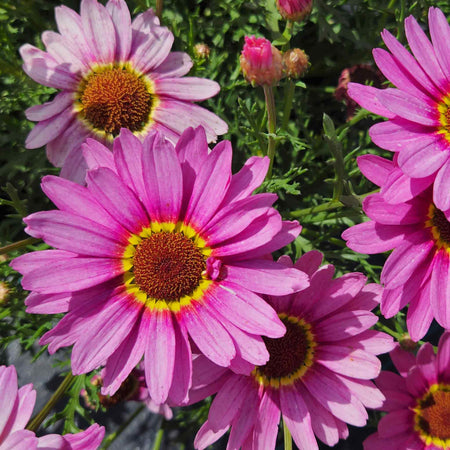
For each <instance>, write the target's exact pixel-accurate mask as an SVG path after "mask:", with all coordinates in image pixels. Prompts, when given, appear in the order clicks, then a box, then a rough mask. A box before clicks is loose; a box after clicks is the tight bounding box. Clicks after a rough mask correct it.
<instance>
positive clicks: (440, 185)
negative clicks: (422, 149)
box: [433, 152, 450, 211]
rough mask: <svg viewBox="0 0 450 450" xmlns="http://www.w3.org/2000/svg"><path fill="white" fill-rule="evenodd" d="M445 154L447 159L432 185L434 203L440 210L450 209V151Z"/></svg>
mask: <svg viewBox="0 0 450 450" xmlns="http://www.w3.org/2000/svg"><path fill="white" fill-rule="evenodd" d="M447 155H448V158H447V161H446V162H445V163H444V164H443V166H442V167H441V168H440V169H439V171H438V173H437V176H436V180H435V182H434V186H433V200H434V204H435V205H436V207H437V208H438V209H440V210H441V211H447V210H448V209H450V195H449V192H450V153H449V152H447Z"/></svg>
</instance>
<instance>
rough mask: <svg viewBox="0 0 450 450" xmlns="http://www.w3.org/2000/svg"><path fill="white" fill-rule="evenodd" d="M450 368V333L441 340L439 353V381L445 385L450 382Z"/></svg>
mask: <svg viewBox="0 0 450 450" xmlns="http://www.w3.org/2000/svg"><path fill="white" fill-rule="evenodd" d="M449 367H450V332H448V331H447V332H445V333H444V334H443V335H442V336H441V338H440V339H439V346H438V352H437V371H438V379H440V380H442V381H443V382H445V383H448V382H449V380H450V374H449V373H448V368H449Z"/></svg>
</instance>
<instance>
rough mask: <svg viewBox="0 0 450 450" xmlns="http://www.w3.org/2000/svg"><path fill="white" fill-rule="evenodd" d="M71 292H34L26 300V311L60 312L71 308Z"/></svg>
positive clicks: (40, 312)
mask: <svg viewBox="0 0 450 450" xmlns="http://www.w3.org/2000/svg"><path fill="white" fill-rule="evenodd" d="M70 299H71V295H70V293H67V292H62V293H61V294H53V295H48V294H38V293H36V292H32V293H31V294H30V295H29V296H28V297H27V299H26V300H25V305H26V306H27V309H26V311H27V312H28V313H32V314H59V313H63V312H67V311H68V310H69V301H70Z"/></svg>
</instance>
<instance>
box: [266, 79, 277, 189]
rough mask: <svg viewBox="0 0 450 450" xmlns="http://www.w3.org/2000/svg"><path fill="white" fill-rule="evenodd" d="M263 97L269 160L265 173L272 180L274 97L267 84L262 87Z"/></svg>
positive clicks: (271, 89)
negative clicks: (264, 99)
mask: <svg viewBox="0 0 450 450" xmlns="http://www.w3.org/2000/svg"><path fill="white" fill-rule="evenodd" d="M264 96H265V98H266V109H267V130H268V131H269V143H268V145H267V156H268V157H269V159H270V165H269V170H268V171H267V176H266V179H267V180H270V178H272V167H273V160H274V157H275V139H274V135H275V130H276V128H277V122H276V120H277V119H276V110H275V97H274V95H273V87H272V86H269V85H267V84H265V85H264Z"/></svg>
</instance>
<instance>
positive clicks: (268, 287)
mask: <svg viewBox="0 0 450 450" xmlns="http://www.w3.org/2000/svg"><path fill="white" fill-rule="evenodd" d="M84 154H85V157H86V161H87V165H88V167H89V169H90V170H89V171H88V173H87V177H86V179H87V187H82V186H79V185H77V184H75V183H73V182H71V181H68V180H64V179H62V178H58V177H54V176H48V177H45V178H44V179H43V182H42V188H43V190H44V192H45V193H46V194H47V195H48V196H49V197H50V199H51V200H52V201H53V202H54V203H55V205H56V206H57V207H58V208H59V209H58V210H53V211H44V212H38V213H35V214H31V215H30V216H28V217H26V218H25V219H24V220H25V222H26V224H27V228H26V231H27V232H28V233H29V234H30V235H32V236H35V237H39V238H42V239H43V240H44V241H45V242H46V243H47V244H49V245H51V246H53V247H55V250H44V251H38V252H34V253H29V254H26V255H23V256H20V257H19V258H16V259H15V260H14V261H13V262H12V267H13V268H15V269H16V270H18V271H19V272H21V273H22V274H23V280H22V285H23V287H24V289H27V290H30V291H32V293H31V295H30V296H29V297H28V299H27V305H28V311H29V312H38V313H50V314H51V313H60V312H67V314H66V316H65V317H64V318H63V319H62V320H61V321H60V322H59V324H58V325H57V326H56V327H55V328H54V329H53V330H51V331H49V332H47V333H46V334H45V335H44V336H43V337H42V339H41V341H40V342H41V344H49V351H50V353H54V352H55V351H56V350H57V349H58V348H60V347H63V346H68V345H72V344H74V347H73V351H72V359H71V361H72V370H73V373H74V374H81V373H86V372H89V371H91V370H93V369H95V368H97V367H99V366H103V365H104V366H105V371H104V377H103V382H104V385H103V390H102V392H103V393H104V394H109V395H112V394H113V393H114V392H115V391H116V390H117V389H118V388H119V386H120V384H121V383H122V381H123V380H124V379H125V378H126V377H127V376H128V374H129V373H130V372H131V370H132V369H133V368H134V367H135V366H136V365H137V364H138V363H139V362H140V360H141V359H142V356H143V355H145V356H144V369H145V374H146V381H147V385H148V387H149V392H150V395H151V397H152V399H153V400H154V401H155V402H157V403H158V404H160V403H164V402H165V401H166V400H167V399H169V400H170V401H171V403H175V404H179V403H182V402H183V401H185V399H186V397H187V392H188V389H189V387H190V384H191V364H192V363H191V359H192V358H191V345H192V344H191V341H190V339H192V341H193V342H194V343H195V345H196V348H198V349H199V350H200V351H201V352H202V353H203V354H204V355H206V356H207V357H208V358H209V359H211V360H212V361H214V362H215V363H216V364H218V365H220V366H223V367H229V366H230V365H231V366H232V367H233V368H235V370H241V368H242V366H244V368H246V367H247V366H248V362H250V363H252V364H258V365H259V364H264V363H265V362H266V361H267V360H268V359H269V353H268V352H267V350H266V347H265V344H264V341H263V340H262V338H261V335H265V336H268V337H271V338H274V337H280V336H282V335H283V334H284V333H285V325H284V324H283V322H282V321H281V320H280V319H279V318H278V316H277V314H276V312H275V311H274V310H273V308H272V307H271V306H269V305H268V304H267V303H266V302H265V301H264V300H263V299H262V298H261V297H260V294H273V295H284V294H290V293H293V292H295V291H297V290H300V289H303V288H305V287H307V286H308V276H307V275H306V274H305V273H303V272H301V271H300V270H298V269H296V268H291V267H282V266H280V265H279V264H277V263H276V262H274V261H272V260H271V259H268V255H270V253H271V252H273V251H275V250H276V249H279V248H281V247H283V246H284V245H286V244H288V243H289V242H291V241H292V240H293V239H294V238H295V237H296V236H297V235H298V233H299V232H300V229H301V227H300V226H299V224H298V222H296V221H294V222H285V221H283V220H282V219H281V216H280V214H279V213H278V212H277V211H276V210H275V209H274V208H272V206H271V205H272V204H273V202H274V201H275V200H276V198H277V197H276V195H274V194H257V195H252V192H253V191H254V190H255V189H256V188H257V187H258V186H259V185H260V184H261V182H262V181H263V179H264V177H265V174H266V171H267V168H268V165H269V160H268V158H259V157H252V158H250V159H249V160H248V161H247V163H246V164H245V165H244V167H243V168H242V170H241V171H240V172H238V173H237V174H235V175H232V174H231V155H232V150H231V145H230V143H229V142H228V141H224V142H221V143H220V144H218V145H217V146H216V147H215V148H214V149H213V150H212V151H209V149H208V145H207V139H206V136H205V132H204V130H203V129H202V128H201V127H200V128H199V129H197V130H196V131H195V132H194V130H192V129H189V130H187V131H186V132H185V133H184V134H183V135H182V136H181V139H180V141H179V142H178V145H177V147H176V148H174V147H173V145H172V144H171V143H170V142H169V141H166V140H165V139H164V138H163V136H162V135H161V134H159V133H151V134H149V135H148V136H147V138H146V139H145V140H144V142H143V143H141V141H140V140H139V139H138V138H137V137H135V136H133V134H132V133H131V132H130V131H128V130H122V133H121V134H120V136H119V137H118V138H117V139H116V140H115V141H114V155H113V154H112V153H111V152H110V151H109V149H107V148H106V147H105V146H103V145H101V144H100V143H98V142H96V141H89V143H88V144H85V145H84ZM49 267H51V269H50V270H49ZM189 338H190V339H189Z"/></svg>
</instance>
